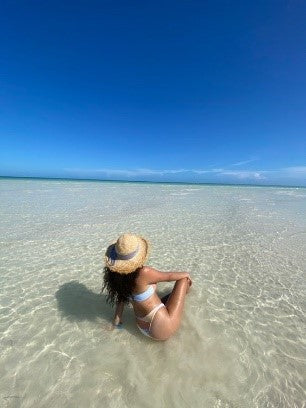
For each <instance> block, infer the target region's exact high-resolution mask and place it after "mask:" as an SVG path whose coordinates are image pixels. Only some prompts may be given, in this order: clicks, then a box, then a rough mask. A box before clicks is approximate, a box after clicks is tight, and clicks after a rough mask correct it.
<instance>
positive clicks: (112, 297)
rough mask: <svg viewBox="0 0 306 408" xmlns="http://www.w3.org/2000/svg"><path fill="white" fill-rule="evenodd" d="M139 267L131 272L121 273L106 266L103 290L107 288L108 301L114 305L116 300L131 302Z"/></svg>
mask: <svg viewBox="0 0 306 408" xmlns="http://www.w3.org/2000/svg"><path fill="white" fill-rule="evenodd" d="M139 269H140V268H138V269H136V270H135V271H134V272H131V273H127V274H121V273H118V272H113V271H111V270H110V269H109V268H107V267H105V268H104V278H103V287H102V291H103V290H104V289H106V290H107V292H108V295H107V297H106V301H107V302H108V303H109V304H110V305H112V306H113V305H114V303H116V302H124V303H128V302H129V300H130V296H131V295H132V292H133V290H134V287H135V281H136V279H137V277H138V275H139Z"/></svg>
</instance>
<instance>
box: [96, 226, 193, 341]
mask: <svg viewBox="0 0 306 408" xmlns="http://www.w3.org/2000/svg"><path fill="white" fill-rule="evenodd" d="M148 256H149V243H148V241H147V240H145V239H144V238H142V237H140V236H137V235H133V234H123V235H121V236H120V237H119V238H118V240H117V242H115V243H113V244H112V245H110V246H109V247H108V248H107V251H106V254H105V268H104V286H103V289H105V288H106V289H107V291H108V296H107V300H108V302H109V303H110V304H112V305H113V304H114V303H116V311H115V316H114V319H113V324H114V325H116V326H118V325H120V324H122V321H121V319H122V313H123V308H124V304H125V303H128V302H129V301H131V302H132V305H133V308H134V312H135V317H136V323H137V326H138V328H139V330H140V331H141V332H142V333H143V334H144V335H146V336H148V337H151V338H153V339H155V340H166V339H168V338H169V337H170V336H171V335H172V334H173V333H174V332H175V331H176V330H177V329H178V327H179V325H180V322H181V316H182V312H183V307H184V300H185V295H186V293H187V292H188V290H189V287H190V286H191V284H192V282H191V279H190V276H189V273H187V272H159V271H158V270H156V269H154V268H151V267H149V266H144V264H145V262H146V260H147V258H148ZM172 281H175V285H174V288H173V291H172V293H171V294H170V295H169V296H167V299H164V300H163V301H164V303H163V302H162V301H161V300H160V298H159V297H158V295H157V293H156V284H157V283H158V282H172ZM103 289H102V290H103Z"/></svg>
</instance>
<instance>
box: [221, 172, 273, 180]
mask: <svg viewBox="0 0 306 408" xmlns="http://www.w3.org/2000/svg"><path fill="white" fill-rule="evenodd" d="M263 173H264V172H263V171H249V170H241V171H231V170H224V171H221V172H220V173H219V174H222V175H223V176H232V177H236V178H238V179H240V180H244V179H254V180H265V179H266V178H267V177H266V176H264V174H263Z"/></svg>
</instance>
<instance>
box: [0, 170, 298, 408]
mask: <svg viewBox="0 0 306 408" xmlns="http://www.w3.org/2000/svg"><path fill="white" fill-rule="evenodd" d="M0 214H1V218H0V280H1V285H0V337H1V343H0V345H1V354H0V378H1V382H0V406H1V407H10V408H11V407H12V408H13V407H14V408H15V407H22V408H28V407H46V408H49V407H57V408H59V407H71V408H72V407H73V408H75V407H90V408H94V407H108V408H111V407H114V408H115V407H116V408H117V407H120V408H121V407H128V408H130V407H136V408H137V407H147V408H150V407H152V408H153V407H154V408H156V407H171V408H172V407H179V408H182V407H193V408H195V407H205V408H210V407H214V408H223V407H224V408H225V407H226V408H230V407H241V408H246V407H247V408H255V407H262V408H266V407H277V408H279V407H288V408H289V407H290V408H293V407H305V406H306V389H305V383H306V382H305V380H306V379H305V373H306V342H305V333H306V319H305V310H306V302H305V300H306V285H305V280H306V278H305V269H306V267H305V265H306V262H305V261H306V189H305V188H283V187H252V186H216V185H213V186H211V185H184V184H159V183H156V184H154V183H132V182H131V183H119V182H91V181H67V180H45V179H42V180H33V179H5V178H3V179H0ZM124 232H132V233H136V234H140V235H142V236H144V237H146V238H147V239H148V240H149V241H150V242H151V245H152V251H151V256H150V259H149V262H148V265H150V266H153V267H155V268H157V269H159V270H161V271H188V272H190V274H191V276H192V279H193V286H192V288H191V290H190V292H189V294H188V295H187V297H186V302H185V310H184V314H183V319H182V324H181V327H180V329H179V330H178V332H177V333H176V334H175V335H174V336H173V337H172V338H170V339H169V340H168V341H166V342H157V341H153V340H151V339H148V338H146V337H144V336H143V335H142V334H141V333H140V332H139V331H138V329H137V327H136V325H135V321H134V317H133V313H132V309H131V307H129V306H127V307H126V308H125V311H124V315H123V328H122V329H121V330H119V329H115V330H111V325H110V321H111V318H112V315H113V309H112V308H111V307H110V306H109V305H107V304H106V301H105V299H106V294H105V293H102V294H100V291H101V286H102V276H103V256H104V252H105V249H106V248H107V246H108V245H109V244H110V243H111V242H113V241H115V240H116V239H117V237H118V236H119V235H120V234H121V233H124ZM171 287H172V284H171V283H167V284H160V287H159V291H160V293H161V294H165V293H167V292H168V291H169V289H171Z"/></svg>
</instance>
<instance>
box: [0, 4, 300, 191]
mask: <svg viewBox="0 0 306 408" xmlns="http://www.w3.org/2000/svg"><path fill="white" fill-rule="evenodd" d="M305 20H306V4H305V2H303V1H300V0H296V1H293V0H290V1H282V0H277V1H269V0H266V1H258V2H255V1H215V0H214V1H187V0H184V1H177V0H176V1H163V2H162V1H155V2H146V1H128V0H125V1H117V2H114V1H103V0H101V1H96V2H95V1H90V0H89V1H73V2H72V1H47V0H46V1H41V2H38V1H31V0H27V1H22V0H20V1H18V2H14V1H4V2H2V4H1V6H0V50H1V53H0V175H11V176H43V177H75V178H79V177H80V178H82V177H83V178H101V179H123V180H152V181H190V182H217V183H256V184H286V185H306V75H305V72H306V56H305V49H306V40H305V39H306V24H305Z"/></svg>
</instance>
